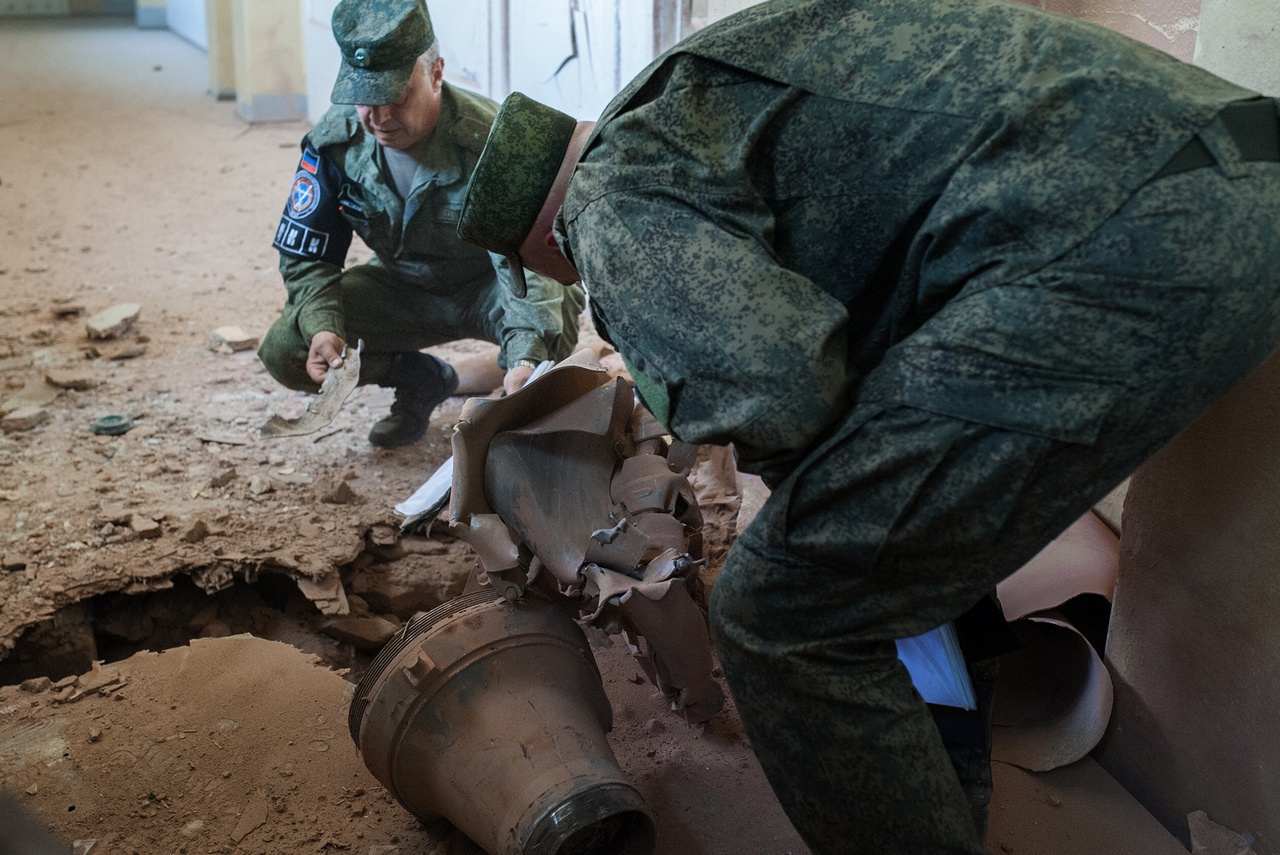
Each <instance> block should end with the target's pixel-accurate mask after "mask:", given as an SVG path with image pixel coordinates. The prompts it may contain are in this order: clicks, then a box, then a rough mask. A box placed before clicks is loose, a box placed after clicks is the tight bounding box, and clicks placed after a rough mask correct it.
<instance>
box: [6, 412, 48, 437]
mask: <svg viewBox="0 0 1280 855" xmlns="http://www.w3.org/2000/svg"><path fill="white" fill-rule="evenodd" d="M48 420H49V411H48V410H46V409H45V408H44V407H19V408H17V409H16V410H11V411H10V412H8V413H6V414H5V416H4V417H3V418H0V430H4V432H5V433H18V432H20V431H24V430H31V429H32V428H34V427H39V426H40V425H42V424H44V423H45V422H46V421H48Z"/></svg>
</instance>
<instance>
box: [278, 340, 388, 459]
mask: <svg viewBox="0 0 1280 855" xmlns="http://www.w3.org/2000/svg"><path fill="white" fill-rule="evenodd" d="M363 349H364V341H363V340H362V341H359V342H357V343H356V347H355V350H352V349H351V348H349V347H344V348H343V349H342V365H341V366H339V367H338V368H331V369H329V373H328V374H327V375H325V378H324V382H323V383H321V384H320V394H318V395H316V396H315V397H314V398H312V399H311V403H310V404H309V405H308V406H307V411H306V412H305V413H303V414H302V415H300V416H298V417H297V418H296V419H286V418H281V417H280V416H278V415H274V414H273V415H272V416H271V418H269V419H267V423H266V424H264V425H263V426H262V427H260V428H258V436H259V438H261V439H278V438H280V437H282V436H305V435H306V434H309V433H315V432H316V431H318V430H320V428H322V427H325V426H326V425H328V424H330V423H331V422H332V421H333V420H334V419H335V418H336V417H337V415H338V411H339V410H341V409H342V404H343V403H344V402H345V401H346V400H347V398H349V397H350V396H351V393H352V392H354V391H355V388H356V386H357V385H359V383H360V351H362V350H363Z"/></svg>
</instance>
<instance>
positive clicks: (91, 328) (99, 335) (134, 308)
mask: <svg viewBox="0 0 1280 855" xmlns="http://www.w3.org/2000/svg"><path fill="white" fill-rule="evenodd" d="M141 313H142V306H141V304H139V303H117V304H116V305H114V306H112V307H110V308H108V309H103V310H102V311H101V312H98V313H97V314H96V315H93V316H92V317H90V318H89V319H88V320H87V321H85V324H84V328H85V333H86V334H87V335H88V336H89V338H91V339H106V338H117V337H119V336H121V335H123V334H124V333H126V332H128V331H129V330H130V329H132V327H133V322H134V321H136V320H137V319H138V315H140V314H141Z"/></svg>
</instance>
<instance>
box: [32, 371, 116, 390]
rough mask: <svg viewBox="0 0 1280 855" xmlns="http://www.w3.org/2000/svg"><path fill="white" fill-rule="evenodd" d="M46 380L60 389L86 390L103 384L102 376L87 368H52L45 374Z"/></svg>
mask: <svg viewBox="0 0 1280 855" xmlns="http://www.w3.org/2000/svg"><path fill="white" fill-rule="evenodd" d="M44 379H45V382H46V383H48V384H49V385H50V386H55V387H57V388H59V389H74V390H75V391H84V390H85V389H93V388H94V387H96V386H101V385H102V378H101V377H95V376H94V373H93V372H92V371H90V370H87V369H72V368H51V369H49V370H48V371H46V372H45V374H44Z"/></svg>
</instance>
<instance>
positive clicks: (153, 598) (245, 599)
mask: <svg viewBox="0 0 1280 855" xmlns="http://www.w3.org/2000/svg"><path fill="white" fill-rule="evenodd" d="M172 583H173V584H172V587H170V588H168V589H165V590H161V591H153V592H149V593H144V594H122V593H108V594H100V595H98V596H96V597H92V598H90V599H87V600H83V601H81V602H79V603H75V604H73V605H71V606H67V607H66V608H64V609H62V610H61V611H59V612H58V613H57V614H55V615H54V616H53V617H52V618H50V619H48V620H46V621H43V622H42V623H39V624H36V625H35V626H32V627H30V628H29V629H27V630H26V632H24V633H23V634H22V636H21V637H20V638H19V639H18V641H17V644H16V645H15V647H14V650H13V652H12V653H11V654H10V655H9V656H7V657H5V659H4V660H3V661H0V685H13V684H16V683H21V682H22V681H23V680H27V679H30V678H32V677H48V678H50V679H51V680H54V681H57V680H59V679H61V678H63V677H68V676H72V675H78V674H83V673H85V672H86V671H88V670H89V669H90V668H91V667H92V664H93V662H94V661H101V662H117V661H119V660H122V659H127V658H128V657H130V656H132V655H134V654H135V653H138V652H140V651H144V650H149V651H161V650H166V649H168V648H171V647H178V646H181V645H184V644H187V643H188V642H190V641H191V640H192V639H196V638H208V637H223V636H228V635H238V634H241V633H248V634H251V635H254V636H257V637H259V638H266V639H269V640H272V641H280V642H283V643H285V644H290V645H293V646H294V647H297V648H298V649H300V650H302V651H304V652H306V653H310V654H313V655H314V656H316V657H317V658H319V659H320V660H321V661H322V662H324V663H325V664H326V665H328V666H329V667H330V668H333V669H335V670H341V669H348V673H347V675H346V676H347V679H349V680H353V681H354V680H358V679H359V676H360V674H362V673H363V672H364V669H365V668H366V667H367V666H368V664H369V662H371V661H372V659H373V656H374V654H375V653H376V651H368V650H361V649H359V648H357V646H356V645H354V644H351V643H349V642H345V641H340V640H338V639H336V638H333V637H331V636H330V635H326V634H325V633H324V632H322V631H320V630H319V629H318V628H317V627H318V625H319V624H321V623H322V622H323V621H324V620H325V616H324V615H322V614H320V612H319V611H318V610H317V609H316V607H315V606H314V605H313V604H312V603H311V601H309V600H308V599H307V598H306V597H305V596H303V594H302V592H301V591H300V590H299V589H298V586H297V584H296V583H295V582H294V581H293V579H292V578H290V577H288V576H285V575H282V574H274V573H265V572H264V573H262V574H260V575H259V576H258V578H257V580H256V581H255V582H253V583H248V582H241V581H238V582H237V583H236V584H234V585H233V586H232V587H230V588H227V589H225V590H222V591H219V592H217V593H215V594H212V595H210V594H207V593H205V592H204V591H203V590H201V589H200V588H199V587H198V586H197V585H196V584H195V583H193V582H192V581H191V580H190V579H188V578H187V577H186V576H177V577H174V579H173V580H172Z"/></svg>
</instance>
